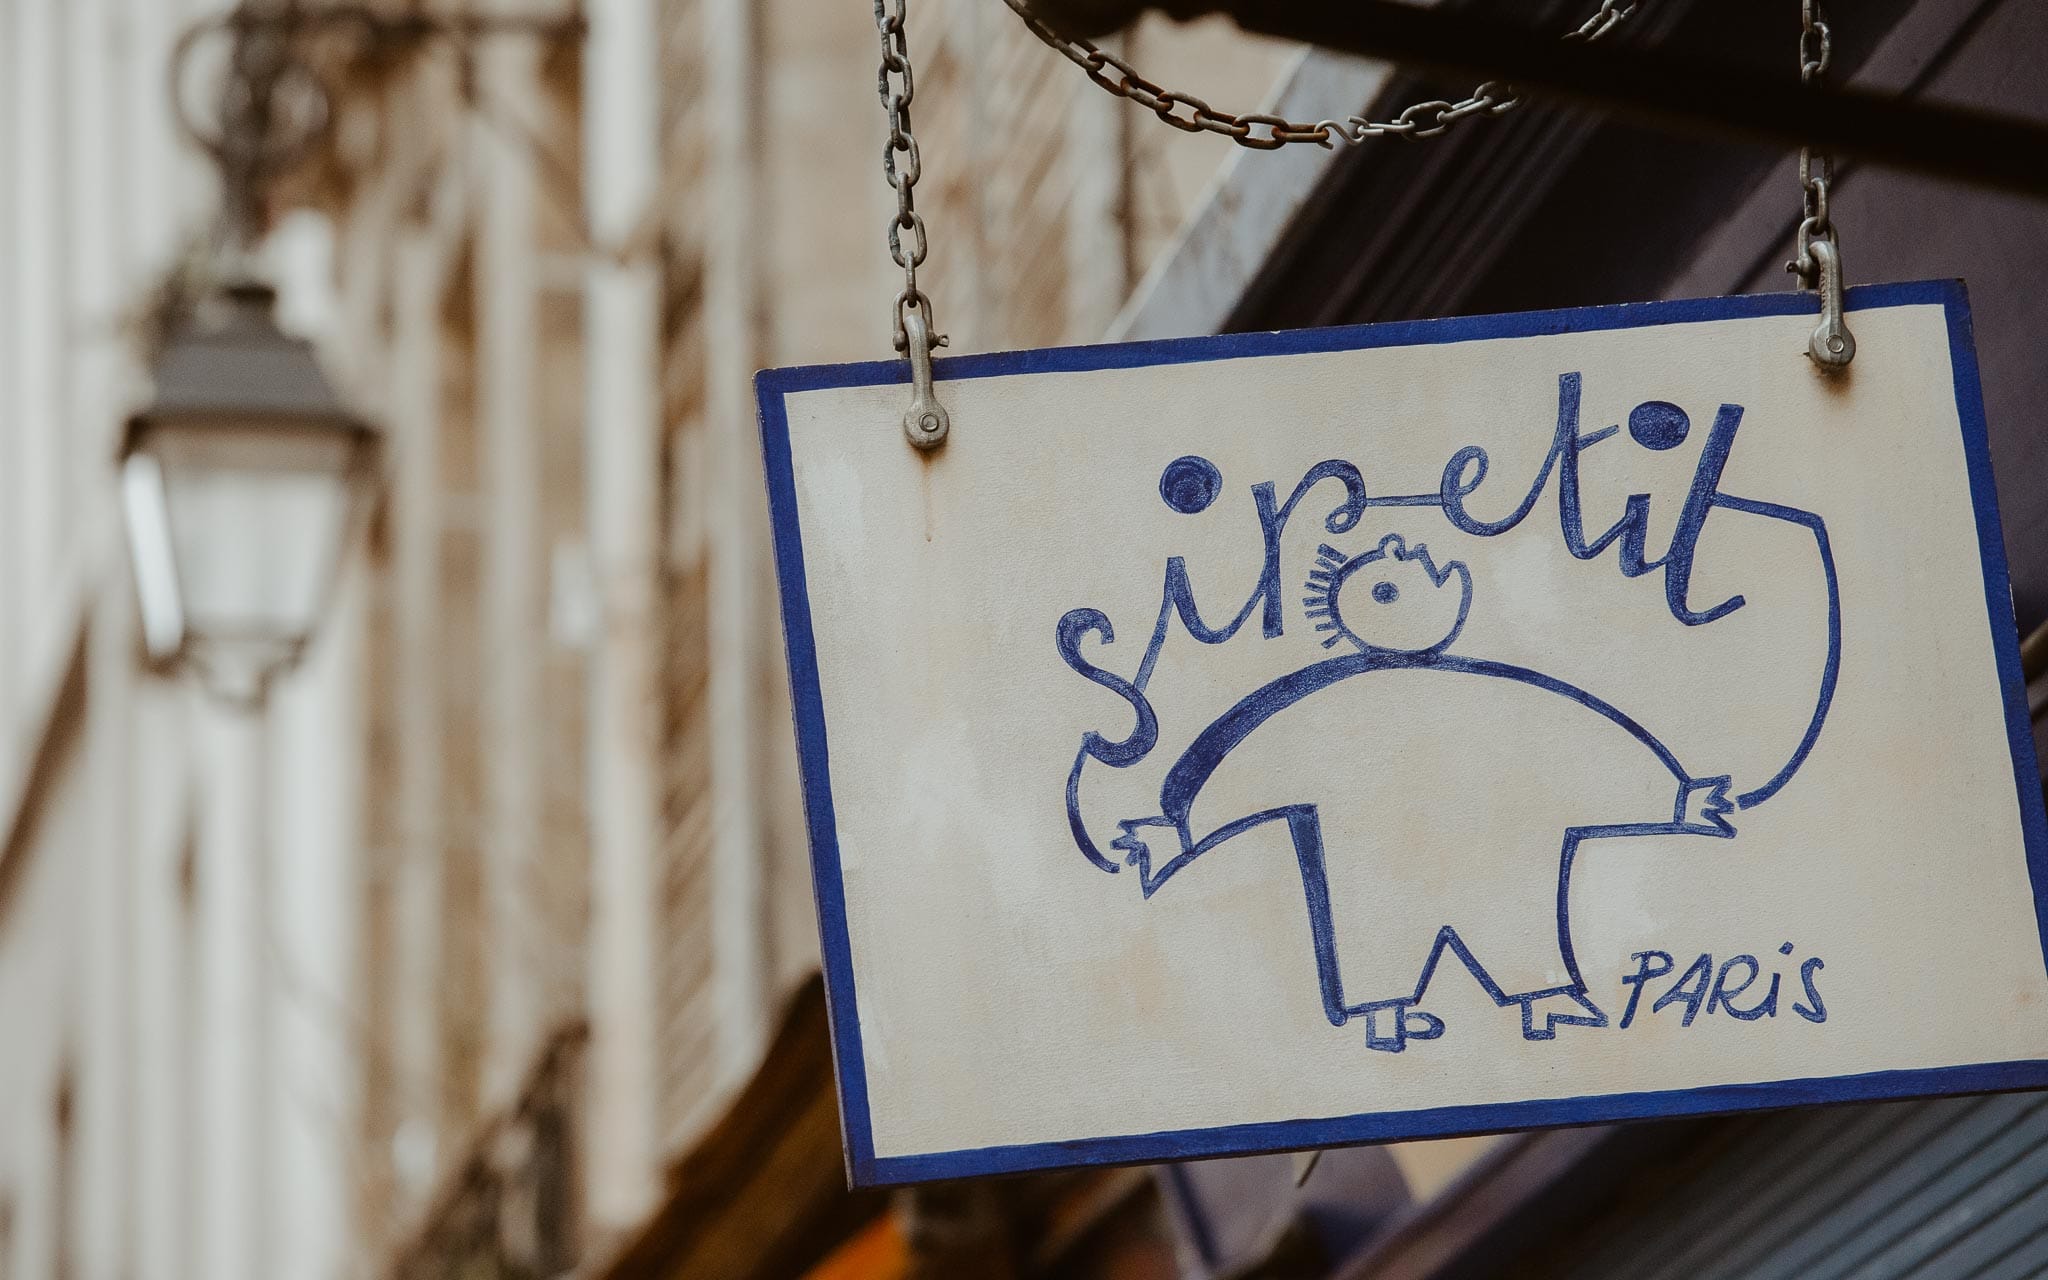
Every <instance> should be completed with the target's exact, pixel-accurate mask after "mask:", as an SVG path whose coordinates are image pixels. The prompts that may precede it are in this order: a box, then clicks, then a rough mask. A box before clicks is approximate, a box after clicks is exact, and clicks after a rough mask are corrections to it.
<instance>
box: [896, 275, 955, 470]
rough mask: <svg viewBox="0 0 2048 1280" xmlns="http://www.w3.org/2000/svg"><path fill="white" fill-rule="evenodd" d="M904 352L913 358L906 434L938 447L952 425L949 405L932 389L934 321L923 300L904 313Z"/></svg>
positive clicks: (913, 440)
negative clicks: (941, 401) (949, 420)
mask: <svg viewBox="0 0 2048 1280" xmlns="http://www.w3.org/2000/svg"><path fill="white" fill-rule="evenodd" d="M902 319H903V333H904V337H905V339H906V342H905V343H904V346H905V348H906V350H905V354H906V355H908V356H909V357H910V408H909V410H908V411H906V412H905V413H904V415H903V434H904V435H905V436H906V437H908V438H909V440H910V443H911V444H913V445H915V446H917V447H918V448H920V449H936V448H938V447H939V446H940V445H941V444H943V443H945V440H946V429H947V427H948V426H949V425H950V423H949V422H948V420H947V417H946V406H944V405H942V404H940V403H939V397H938V394H937V393H936V392H935V391H933V390H932V346H933V345H934V344H933V342H932V331H931V320H930V318H929V317H928V316H927V315H926V313H925V308H924V305H923V300H922V299H919V300H918V302H916V303H913V304H912V306H911V307H910V309H909V310H908V311H907V312H904V313H902Z"/></svg>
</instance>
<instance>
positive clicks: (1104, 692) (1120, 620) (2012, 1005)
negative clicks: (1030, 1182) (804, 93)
mask: <svg viewBox="0 0 2048 1280" xmlns="http://www.w3.org/2000/svg"><path fill="white" fill-rule="evenodd" d="M1850 305H1851V307H1852V309H1853V316H1852V322H1853V324H1854V327H1855V332H1856V337H1857V341H1858V343H1859V354H1858V357H1857V360H1856V363H1855V365H1854V367H1853V369H1852V370H1851V371H1850V373H1849V374H1848V376H1847V377H1846V378H1844V379H1840V380H1833V379H1828V378H1825V377H1823V376H1821V375H1820V374H1818V373H1817V372H1816V371H1815V370H1814V369H1813V367H1812V366H1811V365H1810V364H1809V362H1808V361H1807V360H1806V359H1805V357H1804V356H1803V354H1802V353H1803V352H1804V350H1805V347H1806V341H1807V336H1808V334H1809V333H1810V332H1811V330H1812V328H1813V324H1814V319H1813V310H1814V304H1813V302H1812V300H1811V299H1810V298H1809V297H1804V296H1801V295H1797V294H1786V295H1771V296H1758V297H1745V298H1727V299H1715V300H1707V301H1698V302H1671V303H1656V304H1646V305H1642V306H1630V307H1615V308H1595V309H1586V310H1576V311H1563V312H1552V313H1544V314H1534V315H1517V316H1503V317H1482V318H1475V319H1457V320H1442V321H1429V322H1421V323H1413V324H1396V325H1381V326H1371V327H1363V328H1352V329H1336V330H1320V331H1308V332H1301V333H1282V334H1257V335H1245V336H1233V337H1223V338H1213V339H1196V340H1189V341H1181V342H1164V343H1151V344H1138V345H1132V346H1115V347H1089V348H1077V349H1072V350H1063V351H1038V352H1024V353H1018V354H1013V355H994V356H980V357H966V358H961V359H957V360H953V361H950V362H942V363H941V365H940V377H941V388H940V390H941V394H942V396H943V397H944V399H945V400H946V402H947V405H948V407H949V408H950V410H951V412H952V418H953V434H952V436H951V438H950V439H949V440H948V441H947V443H946V445H945V446H944V448H942V449H941V450H939V451H937V452H936V453H934V454H931V455H925V454H920V453H918V452H917V451H915V450H913V449H911V448H909V447H908V446H907V445H906V444H905V443H904V441H903V439H902V436H901V434H900V431H899V429H898V426H897V424H898V423H899V422H900V420H901V416H902V412H903V407H904V403H905V396H906V394H907V393H906V389H905V387H904V385H903V382H904V374H903V367H902V365H901V364H900V363H897V362H888V363H879V364H871V365H849V366H837V367H829V368H811V369H789V370H776V371H772V372H769V373H765V374H763V375H762V376H761V381H760V391H761V409H762V433H763V439H764V442H765V446H766V451H767V468H768V484H769V490H770V500H771V506H772V509H773V516H774V524H775V540H776V555H777V561H778V566H779V571H780V579H781V588H782V603H783V622H784V627H785V631H786V639H787V643H788V647H789V656H790V671H791V677H792V684H793V692H794V699H795V709H796V721H797V733H798V737H799V743H800V749H801V753H802V760H803V773H804V787H805V804H806V806H807V810H808V817H809V823H810V830H811V839H812V850H813V859H814V871H815V874H816V878H817V894H818V906H819V918H820V922H821V925H822V935H823V944H824V963H825V968H826V974H827V978H828V985H829V990H830V994H831V1006H832V1015H833V1034H834V1038H835V1044H836V1049H837V1054H838V1065H839V1083H840V1090H841V1095H842V1107H843V1118H844V1122H845V1132H846V1140H847V1147H848V1155H849V1161H850V1167H851V1170H852V1173H853V1176H854V1178H855V1180H856V1181H858V1182H860V1183H863V1184H874V1183H888V1182H901V1181H910V1180H917V1179H923V1178H936V1177H956V1176H961V1175H967V1174H977V1173H988V1172H996V1171H1003V1170H1016V1169H1029V1168H1039V1167H1045V1166H1051V1165H1062V1164H1074V1163H1082V1162H1101V1161H1128V1160H1154V1159H1165V1158H1173V1157H1185V1156H1196V1155H1217V1154H1226V1153H1238V1152H1247V1151H1255V1150H1265V1149H1274V1148H1285V1147H1307V1146H1330V1145H1337V1144H1341V1143H1348V1142H1363V1141H1376V1140H1384V1139H1394V1138H1414V1137H1426V1136H1434V1135H1443V1134H1454V1133H1467V1132H1474V1131H1484V1130H1496V1129H1509V1128H1522V1127H1530V1126H1538V1125H1552V1124H1570V1123H1582V1122H1588V1121H1598V1120H1609V1119H1619V1118H1628V1117H1637V1116H1651V1115H1675V1114H1685V1113H1693V1112H1707V1111H1722V1110H1731V1109H1740V1108H1747V1107H1764V1106H1782V1105H1788V1104H1795V1103H1805V1102H1826V1101H1840V1100H1848V1099H1859V1098H1878V1097H1890V1096H1898V1095H1909V1094H1928V1093H1943V1092H1962V1091H1977V1090H1988V1089H1999V1088H2011V1087H2018V1086H2023V1085H2048V967H2044V961H2043V943H2042V939H2043V918H2044V916H2043V911H2044V906H2048V894H2044V892H2043V888H2044V886H2048V826H2044V821H2043V816H2042V809H2041V787H2040V783H2039V775H2038V773H2037V770H2036V766H2035V761H2034V753H2033V748H2032V741H2031V738H2030V736H2029V732H2028V716H2027V707H2026V700H2025V693H2024V689H2023V686H2022V682H2021V679H2020V675H2019V664H2018V656H2017V645H2016V639H2015V636H2014V630H2013V627H2014V624H2013V616H2012V609H2011V599H2010V595H2009V590H2008V586H2007V582H2006V573H2005V566H2004V555H2003V551H2002V549H2001V544H2000V541H1999V529H1998V517H1997V510H1996V498H1995V494H1994V491H1993V486H1992V479H1991V472H1990V464H1989V459H1988V456H1987V454H1986V449H1985V440H1984V424H1983V420H1982V409H1981V404H1980V400H1979V394H1978V387H1977V374H1976V365H1975V357H1974V354H1973V351H1972V346H1971V337H1970V325H1969V317H1968V312H1967V307H1966V303H1965V300H1964V297H1963V292H1962V288H1961V286H1960V285H1959V284H1952V283H1930V284H1909V285H1893V286H1879V287H1871V288H1866V289H1863V290H1860V291H1855V292H1852V293H1851V294H1850Z"/></svg>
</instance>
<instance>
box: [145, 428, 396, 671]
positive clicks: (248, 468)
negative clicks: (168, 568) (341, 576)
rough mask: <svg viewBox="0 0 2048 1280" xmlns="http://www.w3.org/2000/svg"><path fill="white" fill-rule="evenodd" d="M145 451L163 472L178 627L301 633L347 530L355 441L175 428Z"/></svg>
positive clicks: (293, 638)
mask: <svg viewBox="0 0 2048 1280" xmlns="http://www.w3.org/2000/svg"><path fill="white" fill-rule="evenodd" d="M144 448H145V449H147V450H148V451H150V452H152V453H154V454H155V455H156V457H157V459H158V461H159V465H160V467H161V469H162V474H163V490H164V505H165V508H166V511H167V512H168V516H169V519H168V527H169V541H170V548H171V558H172V560H173V562H174V564H175V566H176V571H177V581H178V587H179V595H180V605H181V606H182V611H183V614H184V622H185V629H186V631H187V633H188V634H190V635H191V636H192V637H193V638H194V639H197V640H201V641H216V642H235V641H276V642H282V643H286V644H295V643H298V642H300V641H303V640H304V639H305V638H306V637H308V636H310V635H311V634H312V632H313V629H314V627H315V625H316V623H317V622H318V620H319V610H320V607H321V604H322V602H323V601H324V600H325V599H326V595H327V588H328V584H329V582H330V580H331V579H332V577H333V575H334V572H335V568H336V563H337V561H338V560H339V557H340V553H341V544H342V539H343V536H344V534H345V533H346V531H347V528H348V520H349V507H350V503H351V501H352V500H353V497H354V493H353V482H354V477H355V464H356V450H357V437H356V436H355V435H354V434H353V433H350V432H347V431H343V430H324V429H320V428H316V427H309V426H306V425H303V424H298V423H292V424H286V425H281V426H280V425H275V424H263V423H234V422H221V423H205V424H195V423H180V424H177V425H175V426H172V425H170V424H165V425H163V426H160V427H159V428H158V429H157V430H155V431H153V432H151V439H150V441H149V442H148V443H147V444H145V446H144Z"/></svg>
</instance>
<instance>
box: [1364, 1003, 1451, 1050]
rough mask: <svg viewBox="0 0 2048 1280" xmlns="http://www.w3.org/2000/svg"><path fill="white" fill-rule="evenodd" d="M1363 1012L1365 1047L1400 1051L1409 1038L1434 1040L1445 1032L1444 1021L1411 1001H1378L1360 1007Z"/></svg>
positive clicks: (1405, 1046)
mask: <svg viewBox="0 0 2048 1280" xmlns="http://www.w3.org/2000/svg"><path fill="white" fill-rule="evenodd" d="M1359 1012H1360V1013H1363V1014H1364V1015H1365V1047H1366V1048H1368V1049H1378V1050H1379V1051H1381V1052H1382V1053H1399V1052H1401V1051H1402V1050H1403V1049H1406V1048H1407V1047H1408V1042H1409V1041H1410V1040H1434V1039H1436V1038H1437V1037H1438V1036H1440V1035H1442V1034H1443V1033H1444V1020H1443V1019H1442V1018H1439V1017H1437V1016H1436V1015H1435V1014H1433V1013H1424V1012H1423V1011H1422V1010H1420V1009H1418V1008H1416V1007H1415V1002H1414V1001H1413V1000H1379V1001H1375V1002H1374V1003H1372V1004H1369V1005H1366V1006H1365V1007H1364V1008H1362V1009H1360V1010H1359Z"/></svg>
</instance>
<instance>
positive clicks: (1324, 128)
mask: <svg viewBox="0 0 2048 1280" xmlns="http://www.w3.org/2000/svg"><path fill="white" fill-rule="evenodd" d="M1003 2H1004V3H1005V4H1007V5H1009V6H1010V8H1011V10H1012V11H1013V12H1015V13H1016V15H1017V16H1018V17H1019V18H1021V19H1023V21H1024V25H1025V26H1026V27H1027V28H1029V29H1030V31H1031V34H1032V35H1035V36H1037V37H1038V38H1039V39H1040V40H1041V41H1043V42H1044V43H1045V44H1046V45H1048V46H1049V47H1051V48H1052V49H1053V50H1054V51H1055V52H1057V53H1059V54H1060V56H1062V57H1064V58H1066V59H1067V61H1069V62H1071V63H1073V64H1074V65H1075V66H1077V67H1079V68H1081V70H1082V71H1083V72H1084V73H1085V74H1086V75H1087V77H1088V78H1089V79H1090V80H1093V81H1094V82H1095V83H1096V84H1098V85H1100V86H1101V87H1102V88H1103V89H1105V90H1107V91H1108V92H1110V93H1113V94H1115V95H1116V96H1117V97H1119V98H1127V99H1129V100H1130V101H1132V102H1135V103H1137V104H1138V105H1139V106H1141V107H1145V108H1148V109H1149V110H1150V111H1151V112H1152V114H1154V115H1156V116H1158V117H1159V118H1160V119H1161V120H1163V121H1165V122H1166V123H1167V124H1170V125H1172V126H1173V127H1174V128H1176V129H1179V130H1182V131H1183V132H1186V133H1220V134H1222V135H1223V136H1225V137H1227V138H1229V139H1230V140H1231V141H1233V142H1235V143H1237V144H1238V145H1239V146H1241V147H1250V148H1252V149H1253V150H1256V151H1277V150H1279V149H1280V148H1281V147H1284V146H1286V145H1287V144H1288V143H1290V142H1312V143H1314V144H1316V145H1317V146H1321V147H1327V146H1329V145H1330V143H1331V140H1332V139H1335V140H1336V141H1339V142H1349V143H1358V142H1363V141H1365V140H1366V139H1367V138H1389V137H1398V138H1433V137H1435V136H1436V135H1438V134H1440V133H1442V132H1444V131H1445V130H1446V129H1449V128H1450V127H1451V126H1452V125H1454V124H1456V123H1457V122H1458V121H1460V120H1465V119H1468V118H1470V117H1472V116H1481V115H1486V116H1497V115H1500V114H1502V113H1503V112H1506V111H1508V110H1509V109H1511V108H1512V107H1514V105H1515V104H1516V103H1517V102H1519V101H1521V99H1520V97H1519V96H1517V94H1516V92H1515V89H1514V86H1512V85H1509V84H1505V83H1502V82H1501V81H1498V80H1488V81H1487V82H1485V83H1484V84H1482V85H1480V86H1479V87H1478V88H1476V89H1474V90H1473V91H1472V92H1471V93H1470V94H1469V95H1467V96H1466V97H1464V98H1461V99H1459V100H1458V101H1456V102H1446V101H1444V100H1442V99H1440V98H1439V99H1434V100H1432V101H1429V102H1417V103H1412V104H1410V105H1409V106H1407V107H1404V108H1402V110H1401V111H1400V113H1399V114H1397V115H1395V116H1394V118H1393V119H1391V120H1370V119H1367V118H1366V117H1364V116H1346V117H1344V118H1343V119H1341V120H1317V121H1313V122H1297V121H1293V120H1289V119H1287V118H1286V117H1284V116H1276V115H1266V114H1262V113H1259V112H1244V113H1241V114H1240V113H1235V112H1230V111H1219V110H1217V109H1216V108H1214V107H1212V106H1210V105H1209V104H1208V103H1206V102H1204V101H1202V100H1201V99H1200V98H1197V97H1195V96H1194V95H1193V94H1187V93H1181V92H1179V91H1178V90H1174V89H1165V88H1161V87H1160V86H1159V85H1157V84H1154V83H1153V82H1152V81H1150V80H1148V79H1146V78H1145V77H1144V76H1142V75H1140V74H1139V73H1138V70H1137V68H1135V67H1133V66H1132V65H1131V64H1130V63H1128V62H1126V61H1124V60H1123V59H1122V58H1119V57H1117V56H1116V55H1115V54H1113V53H1109V52H1106V51H1104V50H1103V49H1100V48H1098V47H1096V45H1095V44H1094V43H1092V42H1091V41H1087V40H1080V39H1075V38H1072V37H1069V36H1063V35H1061V34H1060V33H1059V32H1057V31H1055V30H1053V29H1052V28H1051V27H1049V26H1047V25H1046V24H1045V22H1044V21H1043V20H1042V19H1040V18H1039V17H1038V15H1037V14H1035V13H1033V12H1032V11H1031V6H1030V5H1029V4H1028V3H1027V2H1026V0H1003ZM1635 9H1636V0H1600V8H1599V9H1598V10H1597V11H1596V12H1595V13H1594V14H1593V16H1591V17H1590V18H1587V19H1586V20H1585V21H1584V22H1583V23H1581V24H1579V26H1578V27H1577V28H1576V29H1574V30H1572V31H1569V32H1567V33H1566V34H1565V37H1564V38H1565V39H1567V40H1583V41H1592V40H1598V39H1599V38H1600V37H1602V36H1604V35H1606V34H1607V33H1608V32H1609V31H1612V30H1613V29H1614V28H1615V26H1616V24H1618V23H1620V22H1621V21H1622V19H1624V18H1626V17H1628V16H1629V15H1630V14H1631V13H1634V12H1635ZM1112 71H1113V72H1115V73H1116V74H1115V78H1112V77H1111V75H1110V74H1109V73H1110V72H1112Z"/></svg>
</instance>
